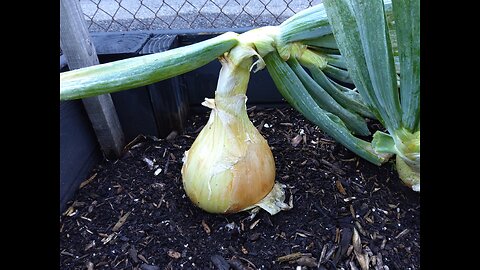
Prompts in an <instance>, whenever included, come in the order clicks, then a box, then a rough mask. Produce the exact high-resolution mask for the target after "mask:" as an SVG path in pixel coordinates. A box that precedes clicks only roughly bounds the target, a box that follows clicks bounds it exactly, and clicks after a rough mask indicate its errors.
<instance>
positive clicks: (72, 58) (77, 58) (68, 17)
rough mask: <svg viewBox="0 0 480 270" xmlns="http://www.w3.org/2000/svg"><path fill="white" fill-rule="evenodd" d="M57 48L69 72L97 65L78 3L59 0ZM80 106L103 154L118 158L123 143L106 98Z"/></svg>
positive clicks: (101, 96)
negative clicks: (65, 61) (61, 52)
mask: <svg viewBox="0 0 480 270" xmlns="http://www.w3.org/2000/svg"><path fill="white" fill-rule="evenodd" d="M60 46H61V48H62V51H63V54H64V55H65V57H66V58H67V62H68V66H69V68H70V70H73V69H78V68H82V67H87V66H92V65H96V64H98V63H99V62H98V57H97V53H96V51H95V47H94V46H93V44H92V42H91V38H90V35H89V32H88V29H87V25H86V23H85V18H84V15H83V12H82V9H81V7H80V4H79V1H78V0H60ZM83 105H84V107H85V110H86V111H87V114H88V117H89V118H90V121H91V122H92V126H93V129H94V130H95V133H96V135H97V139H98V142H99V143H100V147H101V148H102V151H103V152H104V154H105V155H106V156H107V157H109V158H114V157H119V156H120V154H121V151H122V148H123V146H124V143H125V139H124V135H123V131H122V128H121V126H120V121H119V120H118V115H117V112H116V110H115V106H114V104H113V101H112V98H111V96H110V94H105V95H100V96H96V97H90V98H84V99H83Z"/></svg>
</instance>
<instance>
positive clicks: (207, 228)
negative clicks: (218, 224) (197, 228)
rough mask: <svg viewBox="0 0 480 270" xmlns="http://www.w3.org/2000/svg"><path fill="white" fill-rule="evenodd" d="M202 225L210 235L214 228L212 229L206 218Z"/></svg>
mask: <svg viewBox="0 0 480 270" xmlns="http://www.w3.org/2000/svg"><path fill="white" fill-rule="evenodd" d="M202 227H203V230H204V231H205V232H206V233H207V234H208V235H210V233H211V232H212V230H211V229H210V227H209V226H208V224H207V223H206V222H205V220H202Z"/></svg>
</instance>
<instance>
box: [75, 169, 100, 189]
mask: <svg viewBox="0 0 480 270" xmlns="http://www.w3.org/2000/svg"><path fill="white" fill-rule="evenodd" d="M95 176H97V173H95V174H94V175H92V176H90V178H88V179H87V180H85V181H83V182H82V183H81V184H80V187H79V189H81V188H83V187H84V186H86V185H88V184H90V182H92V181H93V179H95Z"/></svg>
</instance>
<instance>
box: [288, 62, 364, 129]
mask: <svg viewBox="0 0 480 270" xmlns="http://www.w3.org/2000/svg"><path fill="white" fill-rule="evenodd" d="M287 63H288V65H289V66H290V68H291V69H292V70H293V72H295V74H296V75H297V77H298V78H299V79H300V81H301V82H302V83H303V85H304V86H305V88H306V89H307V91H308V92H309V93H310V95H311V96H312V97H313V99H314V100H315V101H316V102H317V104H318V105H319V106H320V108H322V109H324V110H326V111H328V112H330V113H332V114H335V115H336V116H338V117H339V118H340V119H342V121H343V122H344V123H345V125H346V126H347V127H348V128H349V129H350V130H351V131H353V132H354V133H355V134H358V135H362V136H368V135H370V131H369V130H368V127H367V124H366V123H365V120H364V119H363V118H362V117H360V116H359V115H358V114H355V113H352V112H351V111H349V110H347V109H345V108H343V107H342V106H341V105H340V104H338V102H337V101H335V99H334V98H332V97H331V96H330V95H329V93H328V92H326V91H325V90H324V89H323V88H322V87H321V86H320V85H318V84H317V83H316V82H315V80H313V79H312V77H310V75H308V73H307V72H306V71H305V70H304V69H303V67H302V66H301V65H300V63H298V60H297V59H295V57H290V59H288V61H287Z"/></svg>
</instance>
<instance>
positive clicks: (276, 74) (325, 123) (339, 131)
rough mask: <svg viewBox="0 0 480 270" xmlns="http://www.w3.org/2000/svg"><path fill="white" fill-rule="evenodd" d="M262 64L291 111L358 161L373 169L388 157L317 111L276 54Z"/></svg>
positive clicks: (287, 66) (334, 120) (308, 96)
mask: <svg viewBox="0 0 480 270" xmlns="http://www.w3.org/2000/svg"><path fill="white" fill-rule="evenodd" d="M264 60H265V63H266V65H267V70H268V73H269V74H270V76H271V77H272V79H273V81H274V82H275V85H276V86H277V89H278V90H279V92H280V93H281V94H282V96H283V97H284V98H285V99H286V100H287V102H288V103H290V105H291V106H292V107H293V108H295V109H296V110H297V111H299V112H300V113H302V114H303V115H304V116H305V117H306V118H307V119H308V120H310V121H312V123H314V124H316V125H317V126H318V127H319V128H320V129H321V130H323V131H325V132H327V133H328V135H330V136H332V137H333V138H334V139H335V140H336V141H338V142H339V143H341V144H343V145H344V146H345V147H347V148H348V149H350V150H351V151H353V152H354V153H356V154H357V155H359V156H360V157H362V158H364V159H366V160H368V161H370V162H372V163H373V164H376V165H381V164H382V163H384V162H385V161H386V160H388V158H389V157H390V156H389V155H384V154H380V153H377V152H375V151H374V150H373V148H372V147H371V144H370V143H369V142H367V141H364V140H361V139H359V138H356V137H355V136H353V135H352V134H351V133H350V131H349V130H348V129H347V128H346V126H345V125H344V124H343V122H342V120H341V119H340V118H338V117H337V116H335V115H333V114H331V113H328V112H326V111H325V110H323V109H321V108H320V107H319V106H318V105H317V103H316V102H315V100H314V99H313V98H312V97H311V96H310V94H309V93H308V91H307V89H305V87H304V86H303V84H302V82H301V81H300V79H299V78H298V77H297V75H296V74H295V72H293V70H292V69H291V68H290V66H289V65H288V64H287V63H285V62H284V61H283V60H282V58H281V57H280V55H279V54H278V53H277V52H272V53H270V54H268V55H266V56H265V57H264Z"/></svg>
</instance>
